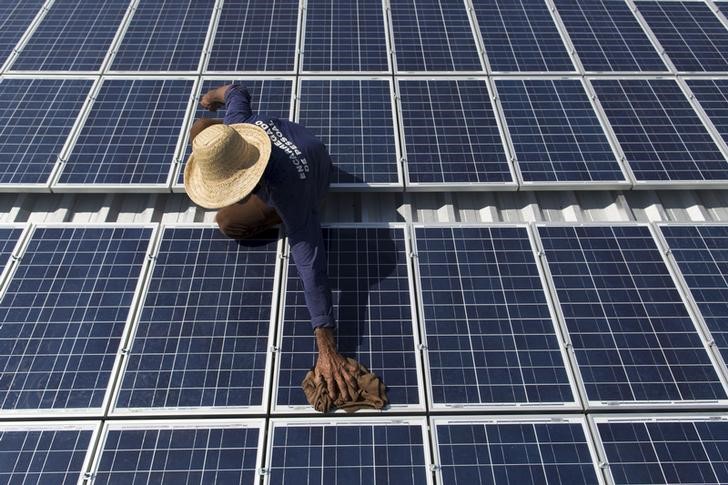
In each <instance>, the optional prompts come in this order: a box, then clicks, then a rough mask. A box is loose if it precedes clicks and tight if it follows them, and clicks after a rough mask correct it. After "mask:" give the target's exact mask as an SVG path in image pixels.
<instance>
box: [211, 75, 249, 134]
mask: <svg viewBox="0 0 728 485" xmlns="http://www.w3.org/2000/svg"><path fill="white" fill-rule="evenodd" d="M200 106H202V107H203V108H205V109H207V110H210V111H217V110H218V109H220V108H221V107H223V106H225V119H224V123H225V124H226V125H231V124H233V123H243V122H245V120H247V119H248V118H250V116H252V114H253V111H252V109H251V107H250V93H249V92H248V90H247V89H245V88H244V87H241V86H239V85H237V84H226V85H224V86H220V87H219V88H215V89H212V90H210V91H208V92H207V93H205V95H204V96H202V99H200Z"/></svg>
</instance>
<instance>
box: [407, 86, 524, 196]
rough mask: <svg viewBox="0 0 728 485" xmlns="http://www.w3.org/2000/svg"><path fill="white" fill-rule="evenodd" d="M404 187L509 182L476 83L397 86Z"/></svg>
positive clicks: (484, 95) (489, 108)
mask: <svg viewBox="0 0 728 485" xmlns="http://www.w3.org/2000/svg"><path fill="white" fill-rule="evenodd" d="M398 83H399V93H400V105H401V107H402V109H401V113H402V130H403V135H404V146H405V150H406V161H407V170H408V175H409V181H411V182H414V183H420V184H422V183H425V184H428V183H429V184H431V183H463V184H467V183H503V182H513V178H512V176H511V173H510V170H509V167H508V161H507V159H506V154H505V150H504V148H503V141H502V139H501V136H500V132H499V130H498V124H497V121H496V116H495V114H494V113H493V105H492V104H491V100H490V95H489V94H488V88H487V85H486V83H485V82H484V81H480V80H411V79H410V80H399V81H398Z"/></svg>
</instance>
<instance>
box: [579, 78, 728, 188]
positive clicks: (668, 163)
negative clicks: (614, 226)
mask: <svg viewBox="0 0 728 485" xmlns="http://www.w3.org/2000/svg"><path fill="white" fill-rule="evenodd" d="M591 83H592V85H593V86H594V90H595V91H596V93H597V96H598V98H599V101H600V102H601V104H602V106H603V107H604V110H605V112H606V114H607V117H608V118H609V122H610V124H611V125H612V128H613V129H614V132H615V134H616V135H617V139H618V140H619V143H620V144H621V146H622V150H624V154H625V156H626V158H627V160H628V161H629V164H630V166H631V167H632V171H633V172H634V174H635V177H636V179H637V181H638V182H648V181H658V182H660V181H663V182H665V181H679V180H687V181H702V180H725V179H728V163H727V162H726V160H725V158H724V157H723V154H722V153H721V152H720V150H719V149H718V147H717V146H716V144H715V142H714V140H713V138H711V136H710V134H709V133H708V131H707V130H706V128H705V126H704V125H703V123H702V122H701V121H700V118H698V116H697V114H696V113H695V110H694V109H693V107H692V106H691V105H690V103H689V102H688V100H687V98H685V95H684V94H683V92H682V91H681V90H680V87H679V86H678V85H677V83H676V82H675V81H673V80H670V79H652V80H645V79H623V80H612V79H608V80H593V81H591Z"/></svg>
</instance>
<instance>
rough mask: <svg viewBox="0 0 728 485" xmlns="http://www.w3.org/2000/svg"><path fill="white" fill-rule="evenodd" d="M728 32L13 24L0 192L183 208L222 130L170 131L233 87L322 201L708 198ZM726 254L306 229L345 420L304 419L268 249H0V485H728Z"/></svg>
mask: <svg viewBox="0 0 728 485" xmlns="http://www.w3.org/2000/svg"><path fill="white" fill-rule="evenodd" d="M726 15H728V2H726V1H724V0H717V1H713V0H664V1H656V0H579V1H576V0H515V1H504V0H382V1H381V2H380V1H378V0H375V1H373V2H365V1H363V0H352V1H348V2H337V1H335V0H276V1H272V2H261V1H254V0H195V1H191V0H185V1H170V0H164V1H159V2H157V1H151V0H100V1H89V0H46V1H45V2H41V1H38V0H25V1H19V0H11V1H7V2H4V3H3V4H2V5H0V135H2V139H3V143H2V144H1V146H0V190H2V191H10V192H25V191H29V190H33V191H45V192H48V191H54V192H64V191H65V192H84V191H96V192H107V191H135V192H152V191H164V192H167V191H170V190H172V191H183V190H184V186H183V172H184V166H185V162H186V160H187V159H188V157H189V154H190V151H191V150H190V144H189V135H188V133H189V129H190V127H191V126H192V124H193V123H194V121H195V119H197V118H201V117H208V118H222V117H223V116H224V114H225V113H224V110H219V111H218V112H216V113H211V112H208V111H206V110H204V109H202V108H201V107H199V105H197V106H196V103H197V101H198V100H199V98H200V96H201V95H202V94H204V93H205V92H206V91H207V90H209V89H212V88H214V87H217V86H219V85H222V84H228V83H231V82H235V83H238V84H241V85H243V86H245V87H247V88H248V89H249V91H250V92H251V95H252V103H253V109H254V110H256V111H260V112H264V113H267V114H268V115H269V116H270V117H281V118H289V119H295V120H298V121H300V122H302V123H303V124H305V125H306V126H308V127H309V128H310V129H311V130H312V131H313V132H314V133H316V134H317V135H318V136H319V137H320V138H321V139H322V140H324V142H325V143H326V145H327V146H328V148H329V151H330V152H331V154H332V156H333V159H334V162H335V165H336V166H335V169H334V170H333V171H332V179H331V182H332V185H333V186H334V188H335V189H336V190H349V191H373V190H392V189H395V190H399V191H400V192H401V191H402V190H403V189H406V190H412V191H414V190H439V191H441V192H449V191H455V190H482V191H490V190H541V189H564V188H569V189H576V190H580V189H594V188H599V189H629V188H634V189H643V188H654V187H666V188H683V187H690V188H715V187H725V186H728V159H727V157H728V108H726V106H728V84H727V83H728V58H727V57H726V52H728V19H727V18H726ZM29 220H31V221H37V220H41V217H40V216H39V215H33V214H31V215H30V216H29ZM163 220H165V221H166V220H169V219H168V218H166V217H163ZM727 231H728V230H727V229H726V227H725V226H724V225H719V224H692V225H687V224H682V225H675V224H660V225H656V224H653V225H646V224H624V223H622V224H608V223H600V224H539V225H535V226H527V225H507V224H489V225H478V226H474V225H463V224H451V225H447V226H445V225H426V224H405V223H392V224H365V223H348V224H340V225H335V226H327V227H326V228H325V229H324V236H325V244H326V251H327V258H328V264H329V276H330V280H331V282H332V287H333V292H334V295H333V296H334V301H335V310H336V317H337V321H338V324H339V330H338V333H337V345H338V347H339V349H340V350H341V351H342V352H343V353H344V354H345V355H347V356H351V357H355V358H357V359H358V360H359V361H361V362H362V363H363V364H364V365H366V366H367V367H369V368H370V369H372V370H373V371H374V372H375V373H376V374H378V375H379V376H381V377H382V379H383V381H384V382H385V383H386V384H387V385H388V395H389V398H390V401H391V405H390V406H389V407H388V408H387V409H385V410H384V411H382V412H381V413H376V414H373V413H366V412H364V413H359V414H357V415H356V416H354V417H344V416H343V415H336V416H319V415H316V414H315V413H314V412H313V410H312V408H311V407H310V406H308V405H307V403H306V401H305V397H304V395H303V392H302V390H301V387H300V386H301V381H302V379H303V376H304V375H305V374H306V372H307V371H308V370H309V369H310V368H311V367H312V366H313V365H314V364H315V362H316V347H315V341H314V338H313V336H312V335H311V331H310V326H309V322H308V320H309V316H308V313H307V310H306V307H305V303H304V295H303V289H302V286H301V282H300V280H299V278H298V275H297V270H296V267H295V265H294V264H293V262H292V259H291V255H290V251H289V249H288V246H287V241H286V239H285V237H284V236H281V235H280V234H278V233H277V232H275V231H274V232H270V233H266V234H263V235H260V236H259V237H258V238H256V239H255V240H252V241H248V242H247V243H238V242H235V241H232V240H229V239H227V238H225V237H224V236H223V235H222V234H220V233H219V232H218V230H217V228H216V227H215V226H213V225H209V224H198V223H195V224H192V223H191V224H162V225H161V226H157V225H156V224H149V225H139V224H131V225H127V224H120V223H112V224H97V225H81V224H77V223H63V224H57V225H53V224H36V223H29V224H27V225H0V267H1V268H2V270H0V483H38V484H40V483H43V484H46V483H49V484H50V483H76V482H79V481H81V480H84V481H85V482H88V483H94V484H100V483H255V484H278V483H347V485H350V484H370V483H403V484H407V483H411V484H423V483H424V484H435V483H438V484H444V483H467V484H468V485H470V484H486V483H487V484H494V483H517V484H521V483H534V484H535V483H588V484H591V483H594V484H606V483H625V484H636V483H725V482H726V481H728V476H727V475H726V470H727V469H728V444H727V443H726V439H725V436H726V433H727V432H728V431H727V430H726V418H725V413H726V410H727V409H728V366H727V365H726V361H728V340H727V337H726V336H727V335H728V325H726V324H725V322H726V319H728V308H727V307H726V303H725V302H726V300H728V283H727V281H728V269H727V268H728V232H727ZM607 409H608V410H609V412H606V411H604V410H607ZM602 411H604V413H605V414H600V413H601V412H602ZM668 412H669V414H668ZM557 413H558V414H557ZM76 418H80V419H79V420H78V421H69V420H71V419H76ZM21 420H22V421H21Z"/></svg>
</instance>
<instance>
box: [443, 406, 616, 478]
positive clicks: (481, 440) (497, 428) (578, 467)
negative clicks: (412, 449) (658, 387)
mask: <svg viewBox="0 0 728 485" xmlns="http://www.w3.org/2000/svg"><path fill="white" fill-rule="evenodd" d="M431 421H432V424H433V429H434V430H435V433H434V434H435V445H434V447H435V450H436V451H435V453H436V454H435V456H436V459H435V461H436V470H437V478H438V481H439V482H440V483H463V484H472V485H486V484H488V485H490V484H496V483H504V484H543V483H579V484H600V483H602V480H601V474H600V473H599V472H598V471H597V469H596V467H595V465H594V459H595V456H594V453H593V451H592V446H591V443H590V441H589V440H588V438H587V436H588V434H587V431H586V424H585V423H584V421H583V420H582V419H581V418H576V417H574V418H572V417H564V418H560V419H554V420H549V419H541V418H501V419H488V418H483V417H468V418H467V420H466V419H465V418H463V419H453V418H432V420H431Z"/></svg>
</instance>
